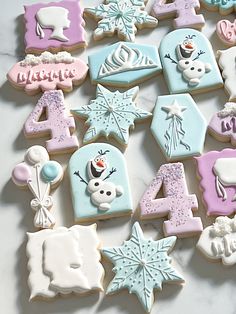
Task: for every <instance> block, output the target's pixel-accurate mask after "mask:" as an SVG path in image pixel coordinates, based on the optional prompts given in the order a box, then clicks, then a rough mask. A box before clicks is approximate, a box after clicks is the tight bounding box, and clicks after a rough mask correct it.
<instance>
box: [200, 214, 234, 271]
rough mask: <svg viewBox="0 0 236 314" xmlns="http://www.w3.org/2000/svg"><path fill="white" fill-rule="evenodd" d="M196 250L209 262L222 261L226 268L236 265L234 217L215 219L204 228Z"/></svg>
mask: <svg viewBox="0 0 236 314" xmlns="http://www.w3.org/2000/svg"><path fill="white" fill-rule="evenodd" d="M197 248H198V249H199V250H200V251H201V252H202V253H203V254H204V255H205V256H206V257H207V258H208V259H210V260H212V261H216V260H222V263H223V264H224V265H226V266H231V265H234V264H235V263H236V216H234V218H232V219H231V218H228V217H217V218H216V220H215V223H213V225H211V226H209V227H207V228H205V229H204V230H203V232H202V234H201V236H200V239H199V241H198V243H197Z"/></svg>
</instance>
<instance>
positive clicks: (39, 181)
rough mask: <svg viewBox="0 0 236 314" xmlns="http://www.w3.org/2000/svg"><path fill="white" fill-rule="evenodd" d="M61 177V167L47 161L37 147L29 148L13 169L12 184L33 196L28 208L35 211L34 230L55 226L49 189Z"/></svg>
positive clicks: (44, 152) (42, 148) (44, 153)
mask: <svg viewBox="0 0 236 314" xmlns="http://www.w3.org/2000/svg"><path fill="white" fill-rule="evenodd" d="M62 177H63V170H62V167H61V165H60V164H59V163H58V162H56V161H49V156H48V153H47V151H46V149H45V148H44V147H42V146H38V145H35V146H32V147H30V148H29V149H28V150H27V152H26V154H25V157H24V162H22V163H20V164H18V165H16V166H15V168H14V169H13V171H12V180H13V182H14V183H15V184H16V185H18V186H19V187H28V188H29V190H30V191H31V193H32V194H33V196H34V199H32V200H31V203H30V206H31V208H32V209H33V211H35V216H34V226H35V227H36V228H52V227H53V225H54V224H55V218H54V217H53V215H52V214H51V213H50V209H51V207H52V206H53V200H52V197H51V196H50V189H51V188H53V187H55V185H56V184H58V183H59V182H60V181H61V180H62Z"/></svg>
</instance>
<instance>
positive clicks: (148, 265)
mask: <svg viewBox="0 0 236 314" xmlns="http://www.w3.org/2000/svg"><path fill="white" fill-rule="evenodd" d="M175 242H176V237H174V236H173V237H168V238H165V239H161V240H158V241H153V240H152V239H145V238H144V235H143V232H142V229H141V228H140V225H139V223H138V222H136V223H135V224H134V225H133V227H132V234H131V238H130V239H129V240H128V241H125V242H124V244H123V245H122V246H119V247H113V248H103V249H102V253H103V255H105V256H106V257H107V258H108V259H110V260H111V261H112V263H113V264H114V265H115V267H114V268H113V272H114V273H115V277H114V278H113V280H112V281H111V283H110V284H109V286H108V288H107V292H106V293H107V294H112V293H115V292H117V291H118V290H121V289H123V288H127V289H128V290H129V293H135V294H136V295H137V297H138V299H139V301H140V302H141V304H142V306H143V307H144V309H145V311H146V312H150V311H151V308H152V304H153V301H154V296H153V290H154V289H158V290H161V289H162V283H164V282H172V283H182V282H184V280H183V278H182V277H181V276H180V275H179V274H178V273H177V272H176V270H175V269H174V268H173V267H172V266H171V258H170V257H169V255H168V253H169V252H170V251H171V250H172V248H173V247H174V245H175Z"/></svg>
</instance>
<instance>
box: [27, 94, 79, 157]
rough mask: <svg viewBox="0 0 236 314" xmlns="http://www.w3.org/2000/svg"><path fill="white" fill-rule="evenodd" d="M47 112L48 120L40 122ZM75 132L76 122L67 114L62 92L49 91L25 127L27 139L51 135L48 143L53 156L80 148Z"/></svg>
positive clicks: (47, 146) (41, 99)
mask: <svg viewBox="0 0 236 314" xmlns="http://www.w3.org/2000/svg"><path fill="white" fill-rule="evenodd" d="M44 111H46V120H45V121H40V118H41V116H42V115H43V113H44ZM74 130H75V120H74V118H73V117H71V116H68V115H67V114H66V107H65V104H64V96H63V93H62V91H61V90H54V91H48V92H45V93H44V94H43V96H42V97H41V98H40V99H39V101H38V103H37V105H36V106H35V108H34V110H33V111H32V112H31V114H30V115H29V117H28V119H27V120H26V122H25V125H24V134H25V136H26V137H27V138H35V137H43V136H45V135H46V136H47V135H50V137H51V138H50V140H47V141H46V148H47V151H48V152H49V153H51V154H57V153H68V152H71V151H74V150H76V149H77V148H78V146H79V144H78V139H77V137H76V136H75V135H72V134H71V133H72V132H73V131H74Z"/></svg>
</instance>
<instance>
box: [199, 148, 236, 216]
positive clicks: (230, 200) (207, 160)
mask: <svg viewBox="0 0 236 314" xmlns="http://www.w3.org/2000/svg"><path fill="white" fill-rule="evenodd" d="M196 160H197V166H198V174H199V176H200V186H201V189H202V191H203V200H204V203H205V205H206V207H207V215H209V216H210V215H222V216H225V215H231V214H233V213H234V212H236V202H235V200H236V194H235V192H236V191H235V186H236V150H235V149H224V150H222V151H220V152H219V151H211V152H209V153H206V154H204V155H203V156H201V157H196Z"/></svg>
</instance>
